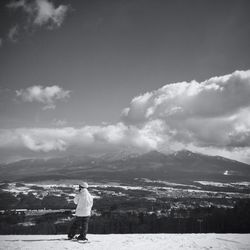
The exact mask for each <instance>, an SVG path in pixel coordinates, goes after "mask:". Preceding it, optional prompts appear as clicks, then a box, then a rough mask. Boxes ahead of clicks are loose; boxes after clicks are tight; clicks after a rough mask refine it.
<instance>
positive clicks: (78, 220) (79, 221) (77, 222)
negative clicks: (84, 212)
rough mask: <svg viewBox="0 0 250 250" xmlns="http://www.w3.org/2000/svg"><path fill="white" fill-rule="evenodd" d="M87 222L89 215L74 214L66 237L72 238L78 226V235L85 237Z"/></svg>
mask: <svg viewBox="0 0 250 250" xmlns="http://www.w3.org/2000/svg"><path fill="white" fill-rule="evenodd" d="M88 224H89V216H86V217H78V216H76V217H75V219H74V220H73V223H72V225H71V227H70V230H69V233H68V237H71V238H73V237H74V236H75V234H76V230H77V229H78V228H80V236H83V237H84V238H85V237H86V234H87V232H88Z"/></svg>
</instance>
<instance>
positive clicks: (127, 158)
mask: <svg viewBox="0 0 250 250" xmlns="http://www.w3.org/2000/svg"><path fill="white" fill-rule="evenodd" d="M0 176H1V177H0V178H1V180H27V179H30V178H37V179H45V180H46V179H79V178H87V179H95V180H100V179H106V180H132V179H134V178H153V179H161V180H168V181H180V180H182V181H192V180H194V181H195V180H208V181H228V180H230V181H249V180H250V166H249V165H248V164H245V163H241V162H237V161H233V160H230V159H226V158H223V157H218V156H208V155H203V154H197V153H193V152H191V151H187V150H183V151H179V152H175V153H172V154H169V155H166V154H163V153H161V152H158V151H149V152H147V153H143V154H138V153H134V152H130V151H117V152H112V153H109V154H105V155H100V156H95V157H91V156H68V157H63V158H52V159H47V160H44V159H27V160H22V161H19V162H15V163H10V164H4V165H1V166H0Z"/></svg>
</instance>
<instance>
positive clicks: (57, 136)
mask: <svg viewBox="0 0 250 250" xmlns="http://www.w3.org/2000/svg"><path fill="white" fill-rule="evenodd" d="M147 130H148V128H145V131H143V130H140V131H139V130H138V129H136V128H135V127H134V128H130V129H129V128H128V127H127V126H125V125H124V124H123V123H117V124H114V125H107V126H84V127H81V128H73V127H64V128H20V129H13V130H8V129H1V130H0V139H1V140H0V148H6V147H9V148H11V147H21V148H22V147H25V148H28V149H29V150H32V151H35V152H38V151H42V152H49V151H52V150H54V151H55V150H57V151H64V150H66V149H68V148H70V147H80V148H81V149H83V148H85V149H86V148H87V149H88V150H89V151H91V150H92V152H94V151H95V150H96V149H98V148H99V149H100V148H101V149H105V150H107V149H111V148H113V149H115V148H117V147H119V146H131V147H135V148H143V149H145V148H147V149H150V148H151V147H152V146H154V145H152V143H153V141H154V138H153V136H150V135H149V133H148V131H147Z"/></svg>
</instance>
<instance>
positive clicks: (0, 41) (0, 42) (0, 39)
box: [0, 38, 3, 48]
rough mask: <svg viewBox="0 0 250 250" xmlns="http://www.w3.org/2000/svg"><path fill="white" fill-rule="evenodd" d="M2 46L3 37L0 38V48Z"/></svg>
mask: <svg viewBox="0 0 250 250" xmlns="http://www.w3.org/2000/svg"><path fill="white" fill-rule="evenodd" d="M2 46H3V39H2V38H0V48H1V47H2Z"/></svg>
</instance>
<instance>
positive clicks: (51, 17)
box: [7, 0, 69, 29]
mask: <svg viewBox="0 0 250 250" xmlns="http://www.w3.org/2000/svg"><path fill="white" fill-rule="evenodd" d="M7 7H8V8H10V9H14V10H16V9H21V10H22V11H23V12H24V13H26V14H27V17H28V21H29V23H30V24H32V25H35V26H46V27H47V28H49V29H53V28H58V27H60V26H61V25H62V23H63V21H64V19H65V17H66V15H67V13H68V12H69V6H67V5H63V4H61V5H59V6H58V7H56V6H55V5H54V3H53V2H52V1H49V0H34V1H28V0H19V1H12V2H11V3H9V4H8V5H7Z"/></svg>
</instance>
